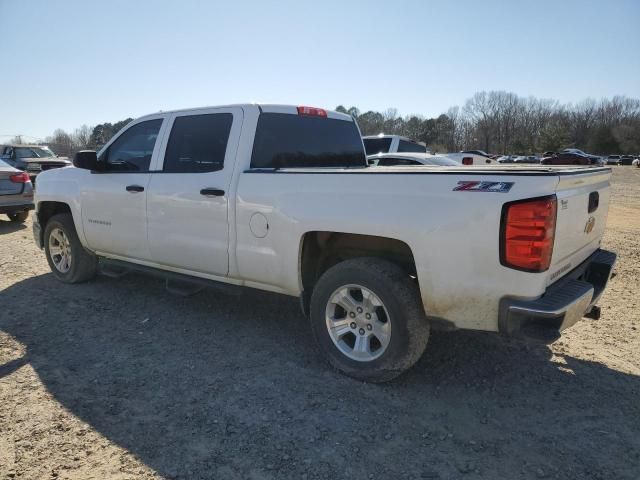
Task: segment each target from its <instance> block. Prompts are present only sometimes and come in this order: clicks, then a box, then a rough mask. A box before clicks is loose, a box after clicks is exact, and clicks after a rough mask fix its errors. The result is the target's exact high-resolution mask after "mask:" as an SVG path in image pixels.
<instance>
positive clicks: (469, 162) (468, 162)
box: [462, 157, 473, 165]
mask: <svg viewBox="0 0 640 480" xmlns="http://www.w3.org/2000/svg"><path fill="white" fill-rule="evenodd" d="M462 164H463V165H473V157H463V158H462Z"/></svg>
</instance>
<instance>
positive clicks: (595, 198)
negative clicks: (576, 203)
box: [589, 192, 600, 213]
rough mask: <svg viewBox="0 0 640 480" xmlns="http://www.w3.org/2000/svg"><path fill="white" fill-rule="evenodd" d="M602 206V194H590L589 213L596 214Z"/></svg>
mask: <svg viewBox="0 0 640 480" xmlns="http://www.w3.org/2000/svg"><path fill="white" fill-rule="evenodd" d="M598 205H600V194H599V193H598V192H591V193H590V194H589V213H592V212H595V211H596V210H597V209H598Z"/></svg>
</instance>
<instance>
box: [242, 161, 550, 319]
mask: <svg viewBox="0 0 640 480" xmlns="http://www.w3.org/2000/svg"><path fill="white" fill-rule="evenodd" d="M438 168H439V167H416V168H412V167H410V169H407V168H406V167H405V168H402V169H400V170H399V171H398V169H397V168H396V169H394V168H377V169H376V173H373V172H363V171H360V172H348V171H345V172H341V173H286V172H277V173H243V174H242V175H241V177H240V181H239V185H238V190H237V203H236V229H237V237H236V242H237V243H236V248H235V255H236V258H235V260H236V264H237V269H238V271H237V274H238V275H239V277H240V278H243V279H246V280H247V281H248V284H250V283H251V282H256V283H258V284H271V285H272V286H273V289H274V290H277V291H282V292H284V293H288V294H291V295H298V294H299V293H300V292H301V281H300V272H299V266H298V265H299V256H300V249H301V243H302V238H303V236H304V235H305V233H306V232H310V231H316V230H319V231H332V232H344V233H356V234H367V235H377V236H382V237H388V238H393V239H397V240H401V241H403V242H405V243H406V244H408V245H409V247H410V248H411V250H412V252H413V256H414V259H415V261H416V268H417V271H418V281H419V284H420V291H421V295H422V300H423V304H424V306H425V310H426V312H427V314H428V315H430V316H433V317H438V318H442V319H445V320H448V321H450V322H453V323H454V324H455V325H456V326H457V327H460V328H470V329H480V330H497V318H498V305H499V301H500V298H501V297H502V296H504V295H507V294H508V295H511V296H514V297H518V298H536V297H537V296H539V295H541V293H542V292H543V291H544V287H545V282H546V275H545V274H544V273H542V274H532V273H526V272H519V271H515V270H512V269H508V268H506V267H503V266H501V265H500V260H499V226H500V216H501V209H502V205H503V204H504V203H505V202H508V201H512V200H516V199H520V198H528V197H536V196H541V195H548V194H551V193H553V192H554V191H555V188H556V185H557V183H558V177H557V176H556V175H548V176H540V175H538V176H514V175H480V174H477V173H476V174H469V173H465V171H464V169H465V167H455V168H453V169H452V170H457V169H458V168H459V172H458V171H455V172H453V173H448V174H438V173H437V169H438ZM409 171H412V173H409ZM418 172H420V173H418ZM427 172H429V173H427ZM485 179H486V180H489V181H507V182H513V183H514V185H513V187H512V188H511V190H510V191H509V192H508V193H498V192H466V191H458V192H456V191H453V189H454V187H456V186H457V184H458V182H459V181H464V180H485ZM256 214H260V215H263V216H264V217H265V218H266V219H267V222H268V224H269V229H268V233H267V235H266V236H265V237H263V238H257V237H256V236H255V235H254V234H253V233H252V232H251V228H250V223H251V218H252V217H253V216H254V215H256Z"/></svg>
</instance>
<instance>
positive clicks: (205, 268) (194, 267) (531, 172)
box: [33, 104, 616, 382]
mask: <svg viewBox="0 0 640 480" xmlns="http://www.w3.org/2000/svg"><path fill="white" fill-rule="evenodd" d="M74 165H75V167H76V168H64V169H57V170H49V171H46V172H43V173H42V174H41V176H40V177H39V180H38V188H37V190H36V198H35V203H36V214H35V218H34V222H33V232H34V238H35V241H36V243H37V244H38V246H40V247H41V248H44V251H45V255H46V258H47V261H48V263H49V265H50V267H51V270H52V272H53V273H54V275H55V277H57V278H58V279H59V280H61V281H62V282H67V283H77V282H82V281H86V280H89V279H91V278H93V277H94V276H95V275H96V273H97V272H98V270H102V271H104V272H105V273H109V274H111V275H120V274H123V273H126V272H127V271H129V270H141V271H145V272H148V273H152V274H157V275H161V276H162V277H164V278H166V281H167V287H168V288H169V289H170V290H172V291H175V292H178V293H183V294H187V293H193V292H195V291H196V290H197V289H198V288H200V287H201V286H202V285H217V286H221V285H227V286H228V285H235V286H246V287H253V288H258V289H263V290H268V291H271V292H277V293H280V294H285V295H290V296H294V297H299V298H300V300H301V305H302V310H303V311H304V313H305V314H306V315H308V316H309V318H310V326H311V331H312V332H313V335H314V337H315V339H316V340H317V344H318V345H319V348H320V350H321V351H322V352H323V354H324V355H325V357H326V358H327V359H328V361H329V362H330V363H331V365H333V366H334V367H335V368H337V369H339V370H340V371H342V372H344V373H346V374H348V375H350V376H353V377H355V378H358V379H361V380H366V381H373V382H381V381H386V380H390V379H392V378H394V377H396V376H397V375H399V374H400V373H402V372H403V371H405V370H406V369H408V368H409V367H411V366H412V365H413V364H414V363H415V362H416V361H417V360H418V358H419V357H420V356H421V355H422V353H423V351H424V350H425V348H426V345H427V341H428V338H429V332H430V330H431V328H447V329H453V328H460V329H472V330H484V331H494V332H501V333H503V334H504V335H508V336H512V337H520V338H525V339H530V340H537V341H543V342H551V341H554V340H555V339H557V338H558V337H559V336H560V333H561V332H562V331H563V330H564V329H565V328H567V327H569V326H571V325H573V324H574V323H576V322H577V321H578V320H580V319H581V318H582V317H583V315H585V314H588V315H591V316H597V312H598V308H597V306H596V302H597V301H598V299H599V297H600V295H601V293H602V291H603V289H604V287H605V285H606V283H607V281H608V279H609V277H610V274H611V271H612V268H613V265H614V262H615V258H616V256H615V254H614V253H612V252H608V251H605V250H602V249H601V248H600V241H601V239H602V235H603V232H604V228H605V224H606V220H607V211H608V207H609V180H610V176H611V170H610V169H609V168H604V167H603V168H582V167H544V166H526V167H522V166H482V167H476V166H465V167H463V166H433V167H430V166H425V165H420V166H415V167H413V166H392V167H381V166H375V167H374V166H369V165H368V164H367V158H366V155H365V150H364V146H363V142H362V139H361V136H360V131H359V129H358V125H357V124H356V123H355V121H354V119H353V118H352V117H351V116H348V115H344V114H341V113H338V112H333V111H327V110H323V109H319V108H313V107H296V106H283V105H255V104H247V105H231V106H223V107H212V108H201V109H191V110H179V111H173V112H161V113H156V114H152V115H148V116H145V117H142V118H139V119H137V120H134V121H133V122H131V123H130V124H129V125H127V126H126V127H125V128H124V129H123V130H121V131H120V132H119V133H118V134H116V135H115V136H114V138H113V139H111V140H110V141H109V143H107V144H106V145H105V146H104V147H103V148H102V150H100V152H98V153H97V154H96V152H88V151H85V152H79V153H78V154H76V157H75V159H74ZM256 313H257V314H260V312H259V311H258V310H257V311H256Z"/></svg>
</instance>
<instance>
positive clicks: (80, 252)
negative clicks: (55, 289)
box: [44, 213, 98, 283]
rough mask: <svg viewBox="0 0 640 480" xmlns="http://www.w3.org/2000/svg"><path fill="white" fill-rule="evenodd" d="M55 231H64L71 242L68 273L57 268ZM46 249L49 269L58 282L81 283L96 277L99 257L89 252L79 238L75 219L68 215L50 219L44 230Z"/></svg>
mask: <svg viewBox="0 0 640 480" xmlns="http://www.w3.org/2000/svg"><path fill="white" fill-rule="evenodd" d="M55 230H62V232H63V233H64V235H65V236H66V238H67V239H68V242H69V249H70V251H71V262H70V267H69V269H68V270H67V271H66V272H62V271H60V270H59V269H58V267H56V265H55V263H54V260H53V258H52V255H51V251H50V247H51V242H50V237H51V233H52V232H54V231H55ZM44 249H45V253H46V257H47V262H49V267H50V268H51V271H52V272H53V274H54V275H55V276H56V277H57V278H58V280H60V281H62V282H64V283H80V282H85V281H87V280H90V279H92V278H93V277H95V276H96V272H97V269H98V259H97V257H96V256H95V255H94V254H93V253H91V252H89V251H87V250H86V249H85V248H84V247H83V246H82V244H81V243H80V239H79V238H78V234H77V233H76V228H75V225H74V223H73V218H72V217H71V215H70V214H68V213H61V214H58V215H54V216H53V217H51V219H49V221H48V222H47V225H46V227H45V230H44Z"/></svg>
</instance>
